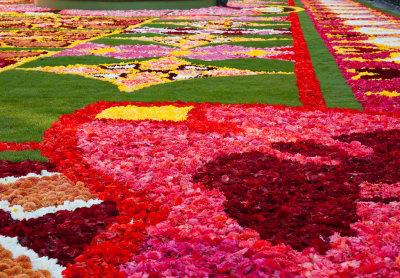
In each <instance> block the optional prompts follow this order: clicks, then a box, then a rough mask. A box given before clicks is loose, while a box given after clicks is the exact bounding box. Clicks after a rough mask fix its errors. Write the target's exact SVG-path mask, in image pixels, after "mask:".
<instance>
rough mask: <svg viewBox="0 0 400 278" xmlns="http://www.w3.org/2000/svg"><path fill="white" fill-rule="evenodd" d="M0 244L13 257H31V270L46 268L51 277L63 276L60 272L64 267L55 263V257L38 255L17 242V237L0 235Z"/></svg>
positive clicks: (60, 277) (59, 277) (58, 277)
mask: <svg viewBox="0 0 400 278" xmlns="http://www.w3.org/2000/svg"><path fill="white" fill-rule="evenodd" d="M0 244H1V245H2V246H3V247H4V248H5V249H7V250H10V252H11V253H12V255H13V258H14V259H15V258H17V257H19V256H21V255H25V256H28V257H29V258H30V259H31V263H32V269H33V270H35V271H36V270H48V271H50V273H51V277H54V278H62V277H63V276H62V274H61V272H62V271H63V270H64V269H65V267H63V266H62V265H59V264H57V260H56V259H50V258H49V257H46V256H43V257H39V255H38V254H37V253H36V252H35V251H33V250H31V249H28V248H26V247H24V246H22V245H21V244H19V242H18V238H17V237H5V236H2V235H0Z"/></svg>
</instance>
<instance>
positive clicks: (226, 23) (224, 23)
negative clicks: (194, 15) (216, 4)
mask: <svg viewBox="0 0 400 278" xmlns="http://www.w3.org/2000/svg"><path fill="white" fill-rule="evenodd" d="M153 24H173V25H178V26H190V27H197V28H205V29H226V28H240V27H267V26H279V25H285V24H284V23H282V24H276V23H254V22H242V21H232V20H213V21H210V20H207V21H195V22H189V21H182V22H176V21H172V22H170V21H155V22H153Z"/></svg>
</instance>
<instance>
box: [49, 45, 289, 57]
mask: <svg viewBox="0 0 400 278" xmlns="http://www.w3.org/2000/svg"><path fill="white" fill-rule="evenodd" d="M81 55H96V56H104V57H113V58H118V59H135V58H147V57H171V56H175V57H182V58H183V57H184V58H191V59H198V60H205V61H214V60H226V59H239V58H253V57H254V58H264V59H278V60H287V61H294V51H293V47H292V46H282V47H271V48H254V47H243V46H237V45H217V46H206V47H199V48H192V49H188V50H182V49H180V48H171V47H166V46H159V45H120V46H111V45H105V44H96V43H90V42H89V43H85V44H81V45H78V46H75V47H73V48H70V49H65V50H63V51H61V52H59V53H57V54H54V55H52V57H60V56H81Z"/></svg>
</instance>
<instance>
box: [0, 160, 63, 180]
mask: <svg viewBox="0 0 400 278" xmlns="http://www.w3.org/2000/svg"><path fill="white" fill-rule="evenodd" d="M42 170H47V171H49V172H55V171H56V165H55V164H54V163H51V162H39V161H31V160H29V159H28V160H25V161H22V162H11V161H7V160H0V178H4V177H9V176H14V177H21V176H25V175H27V174H29V173H35V174H40V173H41V172H42Z"/></svg>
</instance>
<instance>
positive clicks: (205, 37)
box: [113, 34, 264, 49]
mask: <svg viewBox="0 0 400 278" xmlns="http://www.w3.org/2000/svg"><path fill="white" fill-rule="evenodd" d="M113 39H123V40H135V41H136V40H138V41H149V42H156V43H162V44H166V45H172V46H176V47H179V48H181V49H189V48H192V47H196V46H201V45H207V44H210V43H227V42H248V41H264V39H257V38H240V37H239V38H238V37H223V36H215V35H210V34H196V35H188V36H174V37H123V38H121V37H113Z"/></svg>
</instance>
